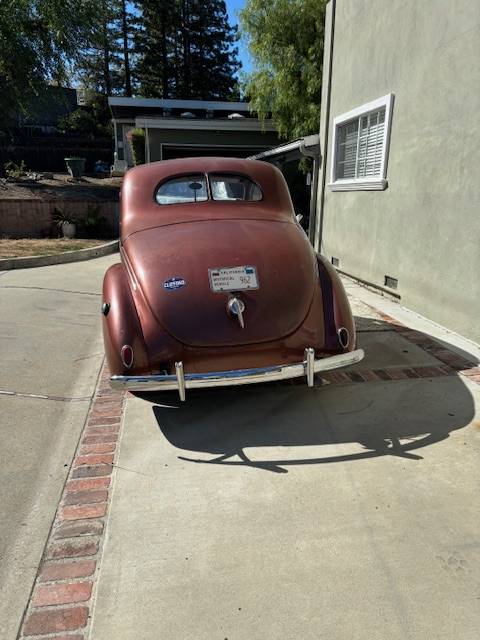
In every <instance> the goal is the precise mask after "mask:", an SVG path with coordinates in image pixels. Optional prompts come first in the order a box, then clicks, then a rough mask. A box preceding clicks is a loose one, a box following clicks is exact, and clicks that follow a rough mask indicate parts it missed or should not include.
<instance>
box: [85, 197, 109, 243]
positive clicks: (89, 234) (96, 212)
mask: <svg viewBox="0 0 480 640" xmlns="http://www.w3.org/2000/svg"><path fill="white" fill-rule="evenodd" d="M78 222H79V232H80V235H81V237H86V238H98V239H103V238H108V237H109V235H110V230H109V225H108V221H107V219H106V218H105V217H104V216H102V215H101V213H100V207H99V206H98V205H93V204H89V205H88V206H87V213H86V214H85V217H84V218H83V219H80V220H79V221H78Z"/></svg>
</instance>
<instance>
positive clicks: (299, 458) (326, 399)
mask: <svg viewBox="0 0 480 640" xmlns="http://www.w3.org/2000/svg"><path fill="white" fill-rule="evenodd" d="M357 324H359V323H357ZM375 324H376V327H375V329H374V330H369V329H368V328H367V329H365V330H364V332H362V331H360V332H359V335H358V343H359V346H362V343H364V344H365V346H366V344H367V343H368V344H369V345H370V348H371V353H374V352H375V351H376V350H377V351H378V356H375V355H374V357H372V356H370V361H369V364H368V366H367V367H366V368H368V369H369V368H370V367H372V368H374V367H375V366H379V365H378V364H376V362H377V359H376V358H377V357H378V359H379V360H381V364H380V366H383V367H387V368H397V367H398V368H401V367H413V368H415V367H416V366H434V365H435V363H436V362H438V364H439V365H441V364H442V363H441V362H439V361H436V360H435V358H433V357H432V356H430V355H428V354H426V352H424V351H423V350H422V349H420V348H419V347H418V346H416V345H413V344H411V343H410V342H409V341H407V340H406V339H403V338H400V340H399V336H397V335H396V334H395V332H393V331H391V326H390V325H388V324H386V323H384V326H383V327H382V326H381V323H379V322H378V321H375ZM364 326H366V325H365V324H364ZM387 331H389V332H390V331H391V341H390V344H389V345H388V348H387V349H384V346H385V339H386V336H385V332H387ZM377 337H378V338H377ZM377 339H378V343H376V340H377ZM403 340H405V342H403ZM440 344H441V343H440ZM392 345H393V346H392ZM441 346H445V347H446V346H447V345H441ZM405 347H408V348H405ZM385 351H387V352H388V354H389V355H388V360H386V358H385ZM406 354H408V355H406ZM406 358H410V360H408V361H406ZM366 360H367V358H366ZM417 363H418V364H417ZM361 364H362V363H360V365H356V367H355V369H356V370H359V368H360V369H361ZM139 395H140V394H139ZM141 395H142V397H143V398H145V399H146V400H148V401H149V402H152V403H153V404H154V406H153V413H154V416H155V419H156V421H157V423H158V426H159V428H160V430H161V432H162V433H163V435H164V436H165V438H166V439H167V441H168V442H169V443H170V444H171V445H172V446H174V447H176V448H177V449H180V450H182V451H181V452H179V455H178V457H179V458H180V459H182V460H184V461H190V462H192V463H198V464H216V465H219V464H220V465H231V466H250V467H255V468H257V469H264V470H266V471H271V472H276V473H287V471H288V467H289V466H293V465H316V464H327V463H334V462H347V461H350V462H353V461H355V460H364V459H367V458H375V457H379V456H398V457H402V458H404V459H405V460H409V461H418V460H422V456H421V455H420V454H419V453H418V450H420V449H422V448H424V447H427V446H428V445H432V444H434V443H438V442H440V441H442V440H444V439H446V438H448V437H449V434H450V433H451V432H452V431H455V430H458V429H461V428H462V427H465V426H466V425H468V424H469V423H470V422H471V421H472V419H473V417H474V402H473V397H472V395H471V393H470V391H469V389H468V388H467V386H466V384H465V383H464V381H463V380H462V378H461V377H460V376H458V375H456V374H450V375H446V374H445V375H442V376H440V377H433V378H430V377H423V378H412V379H411V378H409V379H402V380H390V381H381V380H377V381H374V382H363V383H355V382H352V383H350V384H332V385H320V386H317V387H315V388H314V389H309V388H307V387H306V386H305V384H304V383H303V382H300V383H299V382H298V381H293V382H282V383H277V384H275V383H273V384H262V385H254V386H249V387H248V386H243V387H236V388H231V387H230V388H219V389H205V390H189V391H188V392H187V402H185V403H178V405H179V406H176V407H175V408H174V409H172V408H171V407H170V408H169V407H168V405H171V404H172V400H174V396H173V395H172V394H171V393H168V394H167V393H163V394H141ZM175 405H177V403H176V399H175Z"/></svg>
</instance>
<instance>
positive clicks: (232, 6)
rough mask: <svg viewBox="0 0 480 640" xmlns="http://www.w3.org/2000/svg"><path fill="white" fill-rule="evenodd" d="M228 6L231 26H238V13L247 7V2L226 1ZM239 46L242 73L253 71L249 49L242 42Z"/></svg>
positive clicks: (241, 0) (240, 0) (242, 0)
mask: <svg viewBox="0 0 480 640" xmlns="http://www.w3.org/2000/svg"><path fill="white" fill-rule="evenodd" d="M225 3H226V5H227V12H228V19H229V22H230V24H238V12H239V11H240V10H241V9H242V8H243V6H244V5H245V0H225ZM237 46H238V57H239V58H240V61H241V63H242V69H241V70H242V71H244V72H247V73H248V72H249V71H251V70H252V61H251V60H250V56H249V54H248V50H247V47H246V45H245V42H243V41H242V40H240V41H239V42H238V43H237Z"/></svg>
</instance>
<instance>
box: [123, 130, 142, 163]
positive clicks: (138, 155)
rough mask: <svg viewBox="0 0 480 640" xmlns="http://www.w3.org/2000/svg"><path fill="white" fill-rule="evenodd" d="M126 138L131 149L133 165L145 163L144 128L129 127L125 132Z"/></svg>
mask: <svg viewBox="0 0 480 640" xmlns="http://www.w3.org/2000/svg"><path fill="white" fill-rule="evenodd" d="M127 139H128V143H129V145H130V147H131V149H132V155H133V162H134V164H135V166H137V165H139V164H145V130H144V129H130V131H129V132H128V133H127Z"/></svg>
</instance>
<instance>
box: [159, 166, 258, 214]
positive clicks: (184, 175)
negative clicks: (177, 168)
mask: <svg viewBox="0 0 480 640" xmlns="http://www.w3.org/2000/svg"><path fill="white" fill-rule="evenodd" d="M192 175H198V176H203V177H204V178H205V181H206V185H207V198H206V200H197V201H195V200H193V201H190V202H172V203H163V204H162V203H161V202H159V201H158V200H157V194H158V192H159V190H160V188H161V187H162V186H163V185H164V184H166V183H167V182H170V181H171V180H176V179H178V178H188V177H190V176H192ZM210 175H213V176H222V175H223V176H238V177H239V178H246V179H247V180H250V182H251V183H252V184H254V185H255V186H256V187H258V189H260V193H261V194H262V197H261V198H260V199H259V200H216V199H215V198H214V197H213V194H212V188H211V184H210ZM264 199H265V194H264V193H263V189H262V187H261V186H260V185H259V184H258V182H257V181H256V180H254V179H253V178H252V177H251V176H249V175H247V174H246V173H238V172H235V173H232V172H231V171H209V172H205V171H199V172H198V173H195V174H192V173H191V172H186V173H183V172H182V173H176V174H173V175H171V176H168V177H166V178H164V179H163V180H161V181H160V182H159V183H158V184H157V186H156V187H155V190H154V192H153V201H154V202H155V204H157V205H158V206H159V207H175V206H178V205H180V206H183V205H190V204H197V205H198V204H202V203H204V202H209V203H210V204H212V203H213V202H218V203H220V204H222V203H223V204H225V203H226V202H228V203H229V204H245V203H248V204H256V203H258V202H263V201H264Z"/></svg>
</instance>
